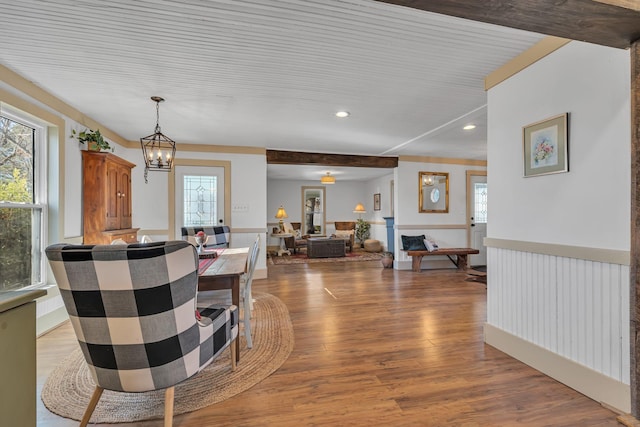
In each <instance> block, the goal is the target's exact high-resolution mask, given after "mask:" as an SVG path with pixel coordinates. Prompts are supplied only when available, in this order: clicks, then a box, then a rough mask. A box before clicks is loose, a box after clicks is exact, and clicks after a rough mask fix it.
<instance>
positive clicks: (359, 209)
mask: <svg viewBox="0 0 640 427" xmlns="http://www.w3.org/2000/svg"><path fill="white" fill-rule="evenodd" d="M353 213H367V211H366V210H365V209H364V205H363V204H362V203H358V204H357V205H356V207H355V209H354V210H353Z"/></svg>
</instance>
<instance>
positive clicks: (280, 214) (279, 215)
mask: <svg viewBox="0 0 640 427" xmlns="http://www.w3.org/2000/svg"><path fill="white" fill-rule="evenodd" d="M276 218H277V219H280V220H281V219H283V218H289V216H288V215H287V211H285V210H284V207H282V205H280V207H279V208H278V212H276Z"/></svg>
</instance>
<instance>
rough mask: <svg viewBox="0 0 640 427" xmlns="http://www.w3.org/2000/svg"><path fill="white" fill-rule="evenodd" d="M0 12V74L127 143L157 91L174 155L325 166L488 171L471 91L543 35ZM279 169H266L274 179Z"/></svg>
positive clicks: (386, 23)
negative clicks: (388, 159) (367, 161)
mask: <svg viewBox="0 0 640 427" xmlns="http://www.w3.org/2000/svg"><path fill="white" fill-rule="evenodd" d="M0 10H2V13H0V40H2V43H0V64H2V65H4V66H6V67H8V68H10V69H12V70H14V71H15V72H17V73H18V74H20V75H22V76H23V77H25V78H27V79H28V80H31V81H33V82H34V83H35V84H37V85H38V86H40V87H42V88H44V89H45V90H47V91H49V92H50V93H52V94H53V95H55V96H56V97H58V98H60V99H62V100H63V101H65V102H67V103H68V104H70V105H72V106H73V107H75V108H77V109H78V110H80V111H82V112H83V113H85V114H86V115H87V116H89V117H91V118H93V119H94V120H96V121H98V122H100V123H103V124H104V125H106V126H108V127H109V128H110V129H111V130H113V131H115V132H117V133H118V134H120V135H121V136H122V137H124V138H126V139H129V140H137V139H139V138H140V137H142V136H146V135H148V134H151V133H153V130H154V126H155V120H156V111H155V104H154V103H153V102H152V101H151V100H150V99H149V97H150V96H152V95H158V96H162V97H164V98H165V99H166V102H164V103H163V104H161V106H160V125H161V127H162V132H163V133H165V134H166V135H167V136H169V137H171V138H172V139H174V140H176V141H177V142H178V144H180V143H192V144H214V145H235V146H253V147H266V148H270V149H281V150H295V151H311V152H323V153H339V154H363V155H419V156H439V157H455V158H468V159H486V93H485V91H484V84H483V79H484V77H485V76H486V75H487V74H488V73H490V72H491V71H493V70H495V69H497V68H499V67H500V66H501V65H503V64H504V63H506V62H507V61H509V60H510V59H512V58H513V57H515V56H516V55H518V54H519V53H521V52H522V51H524V50H526V49H527V48H529V47H530V46H532V45H533V44H535V43H536V42H537V41H539V40H540V39H542V38H543V36H542V35H539V34H534V33H528V32H524V31H519V30H513V29H508V28H504V27H498V26H494V25H489V24H481V23H477V22H472V21H467V20H463V19H459V18H453V17H447V16H443V15H437V14H433V13H429V12H424V11H419V10H415V9H410V8H405V7H401V6H395V5H390V4H386V3H380V2H375V1H371V0H309V1H300V0H270V1H268V2H261V1H257V0H163V1H157V0H138V1H131V0H115V1H108V2H107V1H103V0H47V1H43V0H20V1H19V2H17V1H15V0H0ZM338 110H347V111H349V112H350V113H351V116H350V117H348V118H346V119H338V118H337V117H335V115H334V113H335V112H336V111H338ZM467 123H474V124H476V125H477V128H476V129H475V130H473V131H463V130H462V126H463V125H465V124H467ZM289 168H290V167H287V166H276V165H269V168H268V169H269V174H270V176H273V177H280V178H281V179H284V178H286V177H282V176H281V175H282V174H283V173H285V174H286V172H283V171H286V170H288V169H289ZM320 169H321V170H320V171H315V172H314V173H315V175H314V176H315V177H317V176H318V173H319V174H324V172H326V171H327V170H331V171H335V173H336V175H337V176H338V173H339V170H338V169H337V168H333V169H331V168H320ZM309 170H311V169H309ZM359 172H360V174H359V175H358V177H355V178H353V179H366V177H365V178H363V177H362V174H363V173H366V172H365V171H362V170H360V171H359ZM296 173H297V172H296ZM272 174H273V175H272ZM287 177H290V176H287ZM297 178H298V179H300V176H299V175H298V176H297ZM314 179H315V178H314ZM343 179H349V178H348V175H343Z"/></svg>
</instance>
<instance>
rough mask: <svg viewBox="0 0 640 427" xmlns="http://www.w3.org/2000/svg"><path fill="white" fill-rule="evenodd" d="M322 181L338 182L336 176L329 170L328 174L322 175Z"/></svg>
mask: <svg viewBox="0 0 640 427" xmlns="http://www.w3.org/2000/svg"><path fill="white" fill-rule="evenodd" d="M320 183H321V184H335V183H336V177H335V176H331V172H327V174H326V175H325V176H322V177H320Z"/></svg>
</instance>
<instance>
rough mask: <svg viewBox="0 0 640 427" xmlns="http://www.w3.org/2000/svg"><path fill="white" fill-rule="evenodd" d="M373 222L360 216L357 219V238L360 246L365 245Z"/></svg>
mask: <svg viewBox="0 0 640 427" xmlns="http://www.w3.org/2000/svg"><path fill="white" fill-rule="evenodd" d="M370 228H371V224H369V223H368V222H367V221H366V220H364V219H362V218H358V220H357V221H356V239H358V242H360V247H361V248H363V247H364V241H365V240H367V238H368V237H369V234H370V233H369V229H370Z"/></svg>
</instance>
